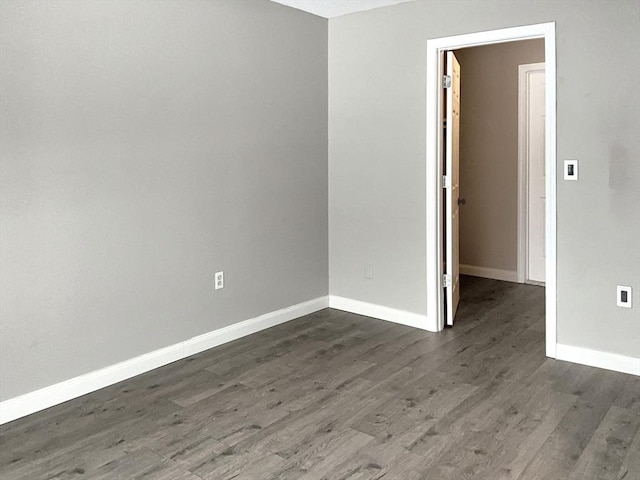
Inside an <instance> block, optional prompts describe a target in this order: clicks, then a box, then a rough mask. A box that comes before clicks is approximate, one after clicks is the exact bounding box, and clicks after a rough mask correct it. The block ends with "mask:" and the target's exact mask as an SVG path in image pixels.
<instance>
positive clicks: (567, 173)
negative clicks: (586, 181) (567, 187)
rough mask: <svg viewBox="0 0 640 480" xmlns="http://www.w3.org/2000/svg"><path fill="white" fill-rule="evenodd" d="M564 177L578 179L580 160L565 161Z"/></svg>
mask: <svg viewBox="0 0 640 480" xmlns="http://www.w3.org/2000/svg"><path fill="white" fill-rule="evenodd" d="M564 179H565V180H578V160H565V161H564Z"/></svg>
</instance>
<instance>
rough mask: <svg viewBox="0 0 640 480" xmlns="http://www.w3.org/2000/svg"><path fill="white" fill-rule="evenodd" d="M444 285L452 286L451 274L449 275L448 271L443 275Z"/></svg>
mask: <svg viewBox="0 0 640 480" xmlns="http://www.w3.org/2000/svg"><path fill="white" fill-rule="evenodd" d="M442 286H443V287H445V288H446V287H450V286H451V275H447V274H446V273H445V274H444V275H442Z"/></svg>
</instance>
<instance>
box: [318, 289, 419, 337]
mask: <svg viewBox="0 0 640 480" xmlns="http://www.w3.org/2000/svg"><path fill="white" fill-rule="evenodd" d="M329 307H330V308H335V309H337V310H343V311H345V312H350V313H357V314H358V315H365V316H367V317H373V318H378V319H380V320H387V321H389V322H394V323H400V324H402V325H407V326H409V327H415V328H420V329H422V330H427V316H426V315H420V314H418V313H412V312H407V311H405V310H398V309H395V308H390V307H384V306H382V305H376V304H375V303H368V302H361V301H360V300H352V299H350V298H344V297H338V296H336V295H329Z"/></svg>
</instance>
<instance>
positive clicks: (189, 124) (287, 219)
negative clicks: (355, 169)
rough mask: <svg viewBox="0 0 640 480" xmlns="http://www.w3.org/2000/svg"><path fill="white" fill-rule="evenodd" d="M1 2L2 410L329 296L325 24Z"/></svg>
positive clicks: (164, 6)
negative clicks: (217, 284) (15, 400)
mask: <svg viewBox="0 0 640 480" xmlns="http://www.w3.org/2000/svg"><path fill="white" fill-rule="evenodd" d="M0 8H1V10H0V22H1V23H0V35H1V37H0V75H1V77H0V88H1V90H0V101H1V105H0V158H1V159H2V161H1V171H0V174H1V184H0V191H1V195H2V196H1V198H0V201H1V211H0V216H1V219H2V223H1V224H0V235H1V236H0V246H1V249H0V251H1V252H2V253H1V255H2V256H1V258H0V261H1V266H2V267H1V270H0V275H1V277H0V302H1V317H0V322H1V323H0V385H1V390H0V400H6V399H8V398H11V397H14V396H16V395H19V394H23V393H26V392H29V391H32V390H34V389H37V388H40V387H44V386H47V385H50V384H52V383H56V382H59V381H62V380H65V379H68V378H70V377H74V376H76V375H79V374H82V373H85V372H88V371H91V370H94V369H97V368H100V367H104V366H107V365H110V364H113V363H115V362H118V361H122V360H125V359H129V358H131V357H133V356H136V355H139V354H142V353H146V352H149V351H151V350H154V349H157V348H160V347H164V346H167V345H170V344H174V343H176V342H179V341H182V340H185V339H188V338H190V337H192V336H194V335H198V334H202V333H204V332H208V331H211V330H215V329H217V328H220V327H224V326H226V325H230V324H233V323H235V322H238V321H242V320H245V319H248V318H252V317H255V316H257V315H260V314H263V313H266V312H271V311H274V310H277V309H280V308H283V307H288V306H291V305H293V304H296V303H299V302H303V301H306V300H310V299H312V298H316V297H318V296H323V295H326V294H327V291H328V284H327V276H328V273H327V269H328V260H327V258H328V257H327V255H328V254H327V248H328V247H327V21H326V20H324V19H321V18H319V17H314V16H312V15H309V14H306V13H303V12H300V11H297V10H293V9H290V8H287V7H284V6H282V5H278V4H275V3H272V2H267V1H264V0H256V1H251V0H243V1H237V0H215V1H188V2H187V1H182V0H165V1H153V2H147V1H139V0H130V1H114V0H108V1H91V2H77V1H72V2H68V1H56V2H48V1H41V2H22V1H21V2H14V1H4V0H3V1H2V2H1V3H0ZM218 270H224V271H225V277H226V286H225V288H224V290H220V291H218V292H215V293H214V289H213V273H214V272H215V271H218Z"/></svg>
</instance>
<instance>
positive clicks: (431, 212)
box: [426, 22, 557, 357]
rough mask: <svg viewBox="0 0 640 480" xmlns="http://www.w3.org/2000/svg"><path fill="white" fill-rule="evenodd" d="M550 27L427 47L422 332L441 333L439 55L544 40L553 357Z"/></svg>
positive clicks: (549, 349)
mask: <svg viewBox="0 0 640 480" xmlns="http://www.w3.org/2000/svg"><path fill="white" fill-rule="evenodd" d="M555 31H556V27H555V22H550V23H542V24H537V25H527V26H523V27H514V28H505V29H502V30H493V31H489V32H479V33H470V34H466V35H456V36H452V37H443V38H436V39H432V40H428V41H427V92H426V101H427V105H426V109H427V119H426V120H427V132H426V133H427V135H426V152H427V155H426V171H427V177H426V181H427V192H426V193H427V195H426V200H427V209H426V210H427V215H426V216H427V232H426V233H427V242H426V243H427V245H426V260H427V329H428V330H432V331H440V330H442V329H443V328H444V316H443V312H442V292H443V288H442V261H441V259H442V242H441V239H442V234H441V232H442V215H441V214H440V212H442V195H441V180H440V179H441V178H442V163H441V158H442V154H441V153H442V141H441V138H440V137H441V135H440V121H439V119H440V118H441V117H442V100H441V95H440V81H439V80H440V79H441V78H442V61H441V57H442V54H443V52H444V51H446V50H454V49H458V48H464V47H471V46H478V45H487V44H494V43H503V42H511V41H516V40H528V39H532V38H544V40H545V68H546V70H545V82H546V98H545V103H546V105H545V111H546V117H545V120H546V124H545V142H546V151H545V155H546V197H547V210H546V212H545V214H546V217H545V221H546V238H545V242H546V245H545V248H546V259H547V263H546V265H545V268H546V301H545V303H546V304H545V307H546V316H545V317H546V321H545V323H546V328H545V335H546V354H547V356H548V357H555V356H556V342H557V339H556V335H557V334H556V321H557V317H556V294H557V292H556V45H555V35H556V33H555Z"/></svg>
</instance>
